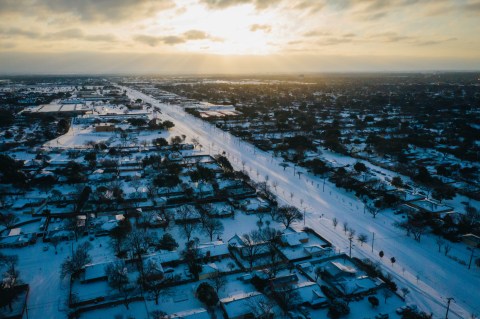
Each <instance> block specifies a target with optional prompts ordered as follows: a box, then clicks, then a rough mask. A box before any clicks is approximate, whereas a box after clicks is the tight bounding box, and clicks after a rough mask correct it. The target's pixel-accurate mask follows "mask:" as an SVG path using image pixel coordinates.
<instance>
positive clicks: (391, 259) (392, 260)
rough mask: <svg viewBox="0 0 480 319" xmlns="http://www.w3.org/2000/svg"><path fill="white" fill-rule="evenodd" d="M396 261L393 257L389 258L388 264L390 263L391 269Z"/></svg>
mask: <svg viewBox="0 0 480 319" xmlns="http://www.w3.org/2000/svg"><path fill="white" fill-rule="evenodd" d="M396 261H397V260H396V259H395V257H392V258H390V262H391V263H392V267H393V264H394V263H395V262H396Z"/></svg>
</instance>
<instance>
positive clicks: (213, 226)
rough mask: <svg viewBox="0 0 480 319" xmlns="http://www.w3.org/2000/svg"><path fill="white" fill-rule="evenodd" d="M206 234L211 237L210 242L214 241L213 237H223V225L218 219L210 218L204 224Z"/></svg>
mask: <svg viewBox="0 0 480 319" xmlns="http://www.w3.org/2000/svg"><path fill="white" fill-rule="evenodd" d="M203 230H204V232H205V233H206V234H207V235H208V236H209V237H210V241H213V235H217V236H221V235H222V234H223V230H224V227H223V224H222V222H220V221H219V220H217V219H213V218H209V219H207V220H205V222H204V223H203Z"/></svg>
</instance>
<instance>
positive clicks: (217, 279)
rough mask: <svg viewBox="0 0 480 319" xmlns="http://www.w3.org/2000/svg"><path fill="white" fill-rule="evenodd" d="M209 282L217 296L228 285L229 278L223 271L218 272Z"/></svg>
mask: <svg viewBox="0 0 480 319" xmlns="http://www.w3.org/2000/svg"><path fill="white" fill-rule="evenodd" d="M209 281H210V284H211V285H212V287H213V288H214V289H215V291H216V292H217V294H218V292H219V291H220V290H221V289H222V288H223V287H225V285H226V284H227V278H226V277H225V276H224V274H223V273H222V272H221V271H218V270H217V271H216V272H215V273H214V274H213V275H212V277H210V280H209Z"/></svg>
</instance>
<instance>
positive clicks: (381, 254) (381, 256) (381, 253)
mask: <svg viewBox="0 0 480 319" xmlns="http://www.w3.org/2000/svg"><path fill="white" fill-rule="evenodd" d="M378 256H380V258H383V256H385V253H384V252H383V250H380V252H379V253H378Z"/></svg>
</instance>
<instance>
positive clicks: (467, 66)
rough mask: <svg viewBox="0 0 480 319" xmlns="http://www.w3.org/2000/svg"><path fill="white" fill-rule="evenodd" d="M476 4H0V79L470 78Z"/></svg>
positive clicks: (474, 66)
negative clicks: (418, 74) (421, 74)
mask: <svg viewBox="0 0 480 319" xmlns="http://www.w3.org/2000/svg"><path fill="white" fill-rule="evenodd" d="M479 34H480V0H176V1H174V0H0V73H2V74H26V73H35V74H36V73H42V74H65V73H68V74H72V73H74V74H82V73H103V74H105V73H141V74H145V73H148V74H175V73H179V74H198V73H216V74H223V73H295V72H300V73H305V72H349V71H417V70H418V71H424V70H431V71H435V70H480V36H479Z"/></svg>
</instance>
